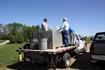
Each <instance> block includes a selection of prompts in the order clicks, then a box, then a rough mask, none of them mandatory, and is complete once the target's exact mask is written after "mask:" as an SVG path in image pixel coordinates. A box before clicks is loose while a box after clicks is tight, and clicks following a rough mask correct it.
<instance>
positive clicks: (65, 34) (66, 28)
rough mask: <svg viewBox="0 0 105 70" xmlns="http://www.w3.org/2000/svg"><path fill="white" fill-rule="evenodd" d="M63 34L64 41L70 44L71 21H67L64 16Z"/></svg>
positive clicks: (66, 44)
mask: <svg viewBox="0 0 105 70" xmlns="http://www.w3.org/2000/svg"><path fill="white" fill-rule="evenodd" d="M62 29H63V30H62V36H63V43H64V45H65V46H68V45H69V23H68V22H67V18H63V25H62Z"/></svg>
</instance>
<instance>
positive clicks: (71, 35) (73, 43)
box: [70, 32, 76, 45]
mask: <svg viewBox="0 0 105 70" xmlns="http://www.w3.org/2000/svg"><path fill="white" fill-rule="evenodd" d="M75 37H76V34H75V33H73V32H71V33H70V45H75Z"/></svg>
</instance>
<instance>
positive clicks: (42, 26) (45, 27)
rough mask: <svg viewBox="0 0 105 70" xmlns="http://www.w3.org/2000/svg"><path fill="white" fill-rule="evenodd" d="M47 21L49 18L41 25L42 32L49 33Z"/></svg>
mask: <svg viewBox="0 0 105 70" xmlns="http://www.w3.org/2000/svg"><path fill="white" fill-rule="evenodd" d="M47 21H48V20H47V18H44V19H43V22H42V24H41V29H42V30H45V31H48V25H47Z"/></svg>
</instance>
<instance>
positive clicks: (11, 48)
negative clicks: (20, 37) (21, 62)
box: [0, 43, 24, 67]
mask: <svg viewBox="0 0 105 70" xmlns="http://www.w3.org/2000/svg"><path fill="white" fill-rule="evenodd" d="M23 45H24V43H22V44H6V45H3V46H0V67H5V66H7V65H11V64H13V63H15V62H16V60H17V57H18V54H17V52H16V49H18V48H19V47H22V46H23Z"/></svg>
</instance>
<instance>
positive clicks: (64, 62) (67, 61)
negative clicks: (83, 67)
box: [62, 53, 71, 68]
mask: <svg viewBox="0 0 105 70" xmlns="http://www.w3.org/2000/svg"><path fill="white" fill-rule="evenodd" d="M70 65H71V56H70V54H69V53H65V54H64V55H63V57H62V66H63V67H66V68H67V67H70Z"/></svg>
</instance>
